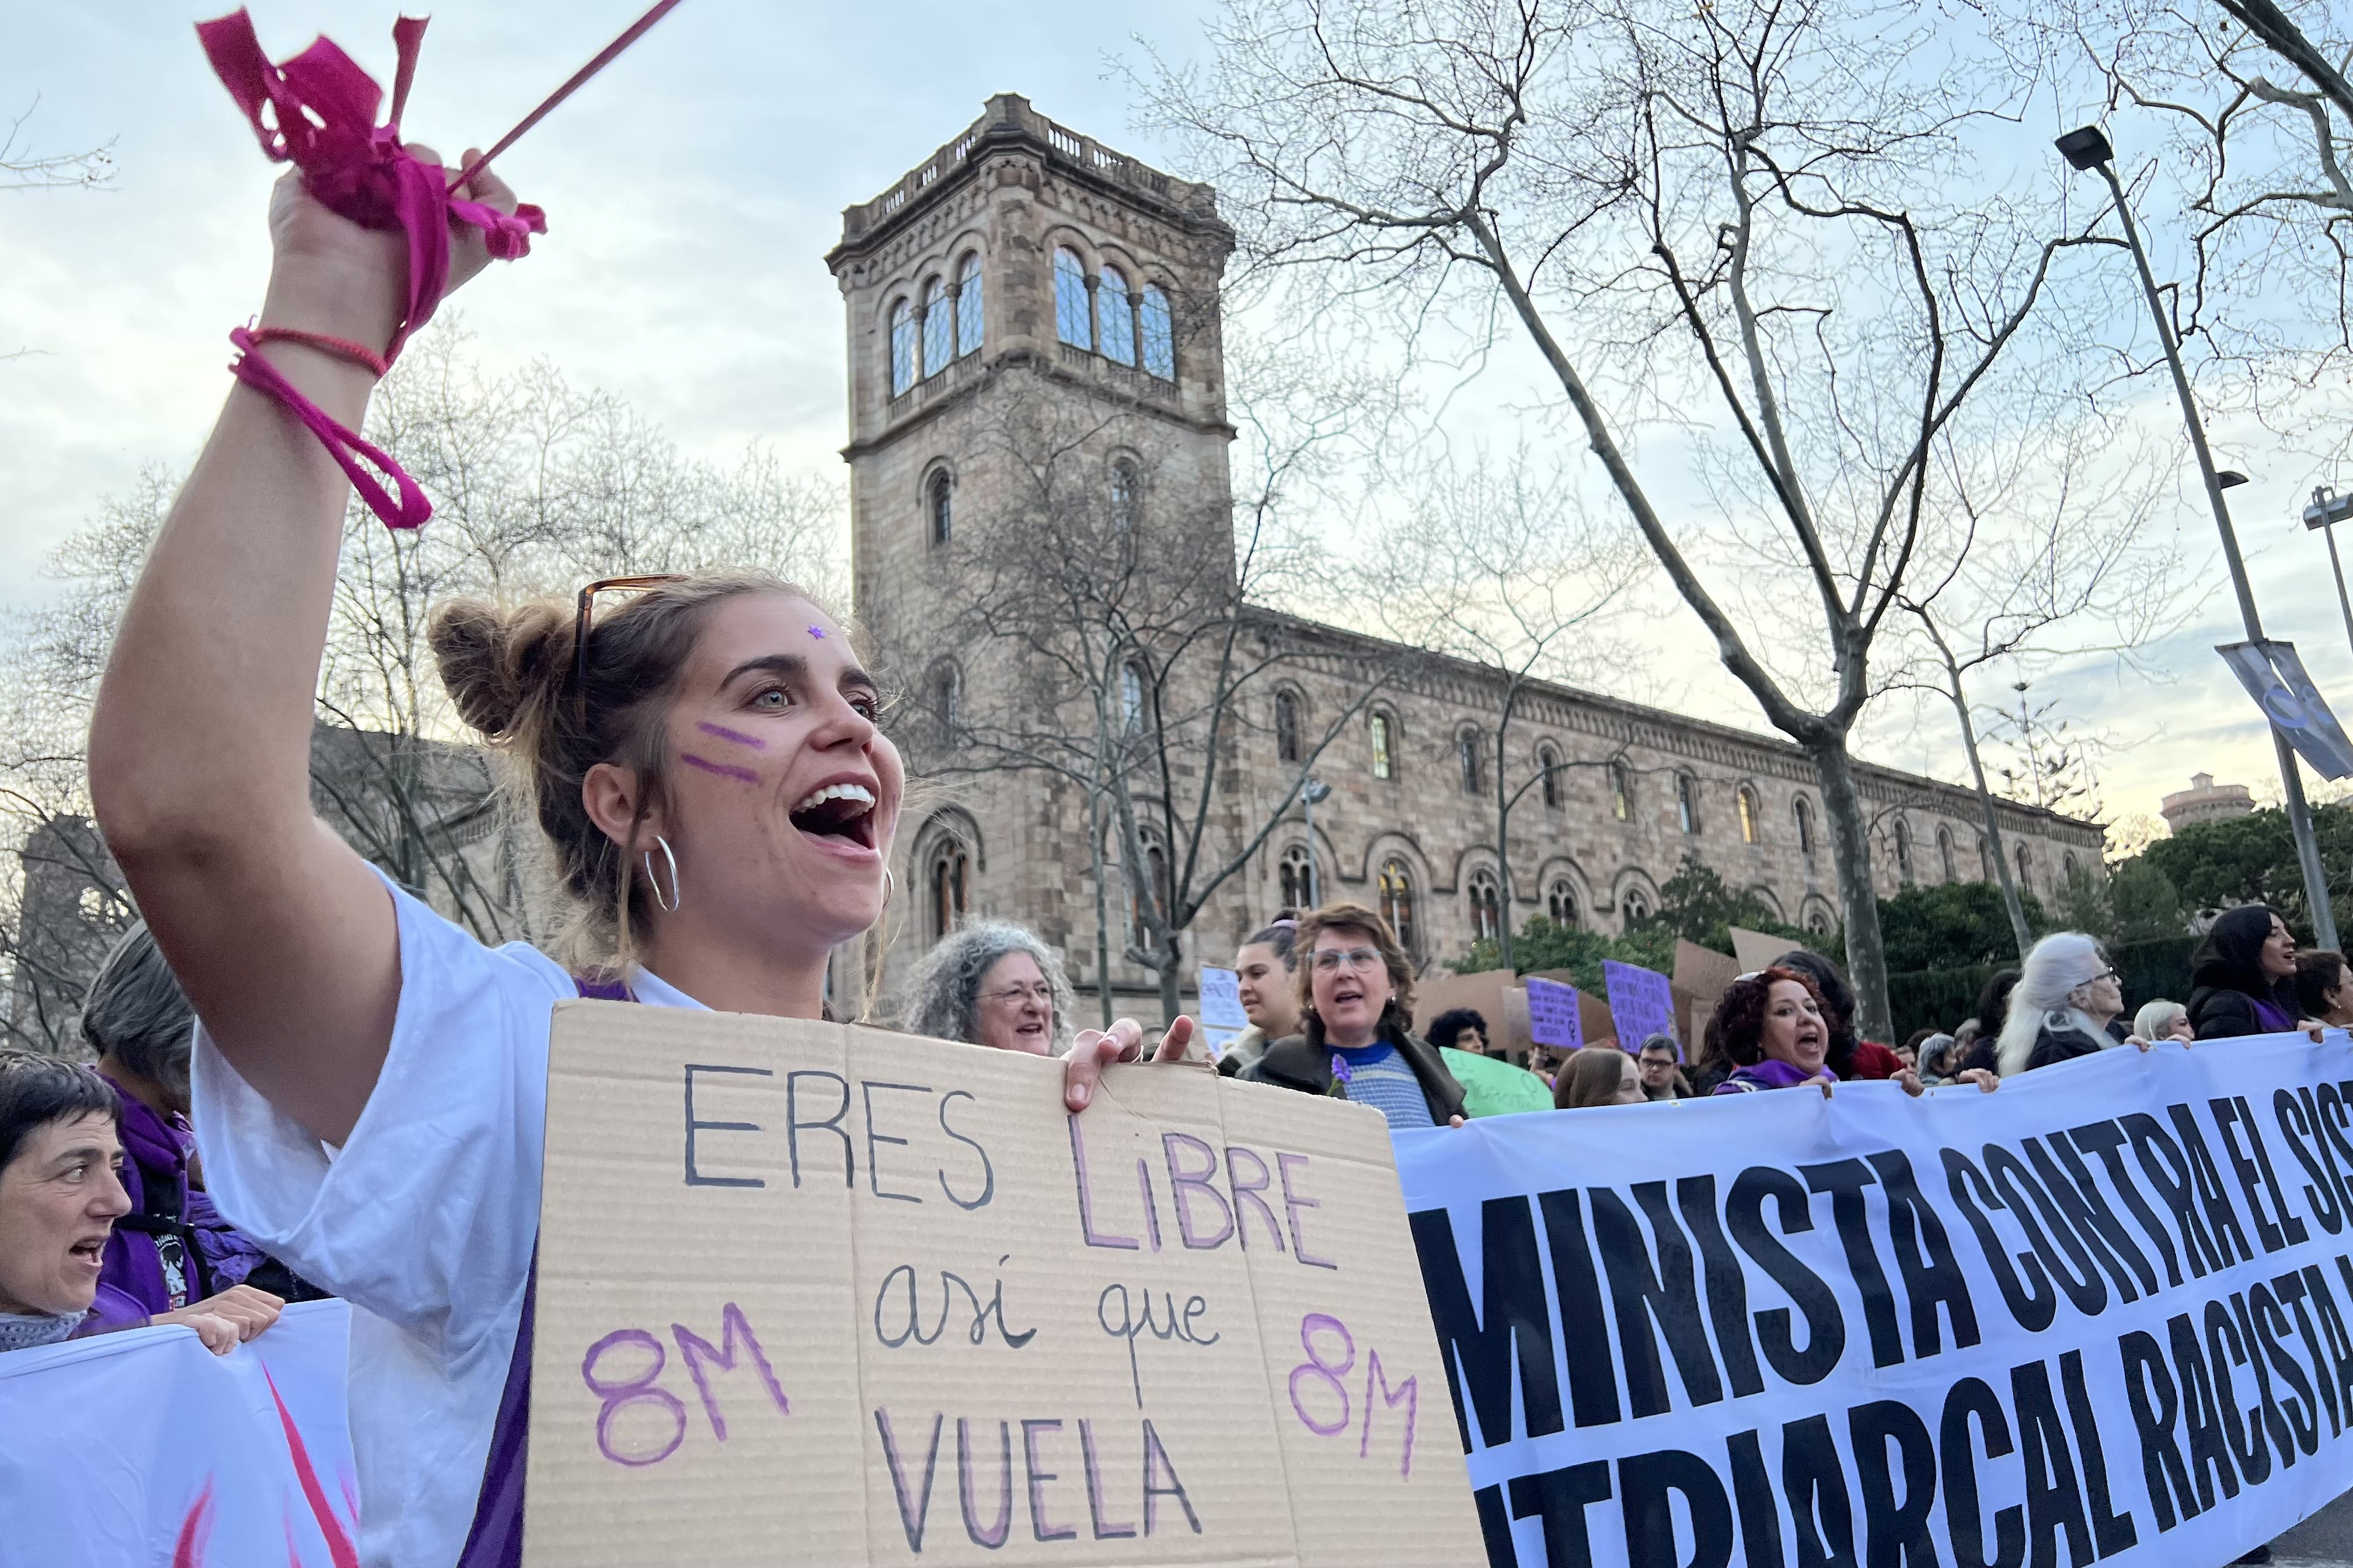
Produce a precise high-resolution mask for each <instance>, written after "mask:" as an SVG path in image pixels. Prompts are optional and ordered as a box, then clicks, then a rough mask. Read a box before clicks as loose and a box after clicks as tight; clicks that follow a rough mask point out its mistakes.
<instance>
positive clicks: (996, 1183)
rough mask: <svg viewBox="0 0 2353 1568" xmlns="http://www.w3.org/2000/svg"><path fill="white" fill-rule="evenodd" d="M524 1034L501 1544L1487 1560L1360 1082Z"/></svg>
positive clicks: (656, 1021)
mask: <svg viewBox="0 0 2353 1568" xmlns="http://www.w3.org/2000/svg"><path fill="white" fill-rule="evenodd" d="M550 1064H551V1065H550V1070H549V1077H548V1112H547V1154H546V1172H547V1180H546V1196H545V1200H544V1203H543V1210H542V1216H541V1231H540V1251H539V1265H538V1268H539V1275H538V1281H539V1282H538V1316H537V1321H536V1333H535V1339H534V1356H533V1384H532V1412H531V1457H530V1474H529V1479H528V1488H527V1497H528V1513H527V1516H526V1528H525V1541H524V1561H525V1563H527V1564H528V1565H530V1568H554V1565H556V1564H562V1565H564V1568H596V1565H600V1564H611V1565H615V1568H618V1565H620V1564H641V1563H672V1562H675V1563H696V1564H698V1565H721V1564H749V1563H761V1564H809V1565H818V1564H824V1565H827V1568H839V1565H841V1564H850V1563H865V1564H876V1563H892V1564H899V1563H931V1562H944V1563H993V1562H998V1561H1004V1562H1016V1561H1018V1562H1023V1563H1058V1562H1067V1563H1072V1564H1081V1563H1084V1564H1096V1563H1105V1564H1120V1563H1139V1564H1140V1563H1169V1562H1176V1561H1183V1562H1187V1563H1210V1564H1236V1565H1239V1564H1243V1563H1277V1562H1280V1563H1298V1564H1302V1565H1309V1564H1331V1565H1333V1568H1340V1565H1343V1564H1394V1565H1396V1568H1425V1565H1430V1564H1462V1565H1464V1568H1470V1565H1472V1564H1477V1563H1483V1562H1484V1561H1485V1553H1484V1552H1483V1551H1482V1547H1481V1538H1480V1532H1479V1527H1478V1523H1477V1521H1476V1519H1475V1517H1474V1513H1473V1510H1472V1500H1471V1494H1470V1489H1469V1484H1468V1479H1467V1475H1466V1472H1465V1470H1464V1468H1463V1461H1462V1454H1461V1442H1460V1438H1459V1434H1458V1433H1457V1430H1456V1428H1455V1426H1454V1422H1453V1418H1452V1414H1451V1402H1450V1400H1449V1398H1448V1394H1447V1373H1446V1370H1445V1367H1444V1365H1443V1363H1441V1362H1440V1357H1439V1352H1438V1348H1437V1344H1436V1342H1435V1339H1434V1336H1433V1334H1432V1332H1431V1329H1430V1314H1429V1310H1428V1308H1427V1306H1426V1305H1425V1301H1424V1298H1423V1294H1422V1291H1421V1289H1420V1274H1419V1266H1418V1263H1417V1261H1416V1256H1415V1251H1414V1247H1413V1243H1412V1241H1411V1239H1410V1237H1409V1235H1408V1232H1407V1227H1406V1224H1405V1214H1404V1208H1403V1205H1402V1202H1401V1199H1400V1195H1399V1192H1398V1180H1397V1175H1396V1171H1395V1167H1394V1165H1393V1163H1392V1159H1391V1154H1390V1148H1389V1139H1388V1126H1387V1123H1386V1122H1385V1121H1383V1120H1382V1118H1381V1117H1380V1115H1379V1114H1378V1113H1377V1112H1376V1111H1373V1110H1369V1109H1368V1108H1366V1107H1362V1106H1356V1105H1350V1104H1348V1103H1346V1102H1345V1101H1344V1100H1326V1099H1321V1098H1317V1097H1314V1096H1310V1095H1303V1094H1294V1093H1290V1092H1286V1091H1283V1090H1280V1089H1270V1088H1266V1087H1262V1086H1260V1085H1255V1084H1242V1083H1236V1082H1233V1081H1230V1080H1228V1079H1220V1078H1219V1077H1218V1076H1217V1075H1216V1074H1215V1073H1213V1072H1211V1071H1209V1070H1208V1069H1207V1068H1202V1067H1195V1066H1187V1065H1175V1066H1161V1067H1134V1068H1113V1069H1111V1071H1110V1072H1109V1073H1108V1074H1107V1076H1106V1077H1105V1078H1104V1079H1103V1084H1102V1087H1101V1088H1100V1089H1098V1090H1097V1092H1096V1097H1095V1100H1094V1103H1093V1104H1092V1105H1091V1106H1090V1107H1089V1108H1088V1110H1086V1111H1085V1113H1084V1114H1082V1115H1080V1116H1076V1117H1072V1116H1071V1115H1069V1114H1067V1113H1066V1112H1065V1111H1064V1110H1063V1109H1062V1087H1061V1086H1062V1064H1061V1063H1060V1062H1059V1061H1057V1060H1053V1059H1051V1058H1036V1057H1029V1056H1023V1055H1019V1054H1017V1053H1013V1052H1005V1051H988V1050H982V1049H979V1048H977V1047H971V1046H959V1045H949V1044H945V1043H943V1042H938V1041H932V1040H922V1039H914V1038H911V1037H905V1036H900V1035H891V1034H885V1033H882V1032H881V1031H878V1030H872V1029H866V1028H860V1027H855V1026H841V1025H835V1024H825V1023H817V1022H808V1021H798V1020H789V1019H778V1018H754V1017H746V1016H734V1015H725V1014H711V1013H691V1012H686V1011H683V1010H672V1009H669V1008H653V1007H633V1006H629V1005H624V1004H615V1003H597V1002H582V1003H566V1004H564V1005H560V1006H558V1007H557V1009H556V1013H555V1022H554V1034H553V1037H552V1041H551V1049H550ZM1008 1546H1009V1547H1011V1548H1013V1550H1011V1551H1006V1552H1002V1555H1001V1556H1000V1555H998V1552H999V1550H1000V1549H1002V1548H1005V1547H1008Z"/></svg>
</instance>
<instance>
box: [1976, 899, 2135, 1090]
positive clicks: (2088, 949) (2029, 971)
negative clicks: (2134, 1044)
mask: <svg viewBox="0 0 2353 1568" xmlns="http://www.w3.org/2000/svg"><path fill="white" fill-rule="evenodd" d="M2124 1010H2125V993H2124V985H2123V984H2122V983H2121V982H2120V981H2119V980H2118V979H2117V977H2116V971H2115V970H2114V969H2113V968H2111V967H2109V964H2108V955H2107V954H2106V953H2105V952H2101V951H2100V944H2099V943H2098V942H2094V941H2093V940H2092V939H2091V938H2090V937H2088V936H2085V935H2084V933H2083V932H2082V931H2053V932H2052V933H2051V934H2050V935H2049V936H2046V937H2044V938H2043V939H2042V941H2041V942H2036V943H2035V944H2034V947H2033V950H2032V951H2031V952H2028V953H2027V955H2026V962H2025V963H2023V964H2021V965H2020V966H2019V973H2018V985H2017V987H2016V988H2015V989H2014V990H2012V991H2011V992H2010V1016H2009V1017H2008V1018H2007V1019H2006V1020H2004V1021H2003V1024H2002V1026H2001V1040H2000V1044H1999V1045H1998V1046H1997V1047H1996V1048H1995V1057H1996V1060H1997V1061H1998V1063H1999V1064H2000V1069H2001V1076H2002V1077H2004V1078H2010V1077H2012V1076H2014V1075H2016V1074H2018V1073H2022V1072H2031V1071H2032V1070H2033V1069H2034V1068H2042V1067H2049V1066H2050V1065H2051V1064H2052V1063H2053V1062H2063V1061H2073V1059H2074V1058H2077V1057H2088V1056H2092V1055H2094V1054H2095V1053H2097V1052H2100V1051H2104V1050H2106V1049H2108V1048H2110V1047H2115V1046H2120V1045H2123V1044H2124V1043H2125V1041H2126V1039H2127V1038H2128V1037H2129V1034H2130V1032H2129V1030H2127V1028H2126V1026H2125V1023H2124Z"/></svg>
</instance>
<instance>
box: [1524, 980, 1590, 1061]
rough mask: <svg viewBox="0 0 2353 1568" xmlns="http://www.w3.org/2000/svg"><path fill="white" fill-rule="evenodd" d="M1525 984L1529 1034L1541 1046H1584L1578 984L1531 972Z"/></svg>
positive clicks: (1579, 1048) (1565, 1047)
mask: <svg viewBox="0 0 2353 1568" xmlns="http://www.w3.org/2000/svg"><path fill="white" fill-rule="evenodd" d="M1527 985H1528V1037H1529V1038H1530V1039H1532V1040H1534V1041H1535V1043H1536V1044H1538V1045H1540V1046H1558V1047H1561V1048H1562V1049H1564V1050H1571V1051H1574V1050H1581V1049H1583V1048H1584V1046H1585V1024H1584V1021H1583V1020H1582V1019H1581V1018H1579V1017H1578V1016H1577V988H1576V987H1575V986H1573V985H1563V984H1561V983H1560V982H1558V981H1557V980H1540V979H1538V978H1536V976H1535V975H1533V974H1531V975H1529V976H1528V980H1527Z"/></svg>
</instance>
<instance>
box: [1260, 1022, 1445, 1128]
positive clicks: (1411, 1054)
mask: <svg viewBox="0 0 2353 1568" xmlns="http://www.w3.org/2000/svg"><path fill="white" fill-rule="evenodd" d="M1381 1038H1382V1039H1384V1040H1386V1041H1388V1044H1389V1045H1390V1046H1391V1047H1394V1048H1395V1049H1396V1051H1397V1054H1398V1057H1399V1058H1402V1059H1403V1060H1404V1062H1405V1065H1406V1066H1408V1067H1409V1068H1412V1069H1413V1076H1414V1077H1415V1078H1417V1079H1420V1080H1421V1097H1422V1098H1423V1099H1424V1100H1428V1101H1429V1102H1430V1121H1432V1122H1433V1123H1434V1124H1436V1125H1438V1126H1440V1127H1443V1126H1445V1125H1446V1124H1447V1122H1448V1121H1450V1120H1451V1118H1454V1117H1457V1116H1460V1115H1461V1114H1462V1086H1461V1084H1459V1083H1457V1082H1455V1081H1454V1075H1453V1074H1452V1073H1451V1072H1448V1071H1447V1070H1446V1062H1445V1059H1444V1058H1441V1057H1440V1055H1439V1054H1438V1052H1437V1050H1436V1049H1435V1048H1434V1047H1430V1046H1429V1045H1427V1044H1425V1043H1424V1042H1423V1041H1421V1040H1420V1039H1419V1038H1417V1037H1415V1036H1414V1035H1413V1034H1412V1033H1410V1032H1409V1031H1408V1030H1405V1029H1402V1028H1399V1027H1398V1026H1396V1025H1394V1024H1391V1025H1388V1026H1385V1027H1384V1028H1383V1029H1382V1030H1381ZM1239 1076H1240V1078H1241V1079H1242V1080H1243V1081H1244V1082H1246V1083H1271V1084H1274V1085H1276V1086H1277V1087H1279V1088H1282V1089H1297V1090H1299V1091H1300V1092H1301V1093H1302V1094H1329V1093H1331V1092H1332V1052H1331V1048H1330V1047H1326V1046H1315V1045H1310V1044H1309V1043H1308V1040H1307V1037H1306V1036H1304V1035H1285V1036H1284V1037H1282V1039H1279V1040H1277V1041H1275V1042H1274V1044H1272V1045H1271V1046H1269V1047H1267V1048H1266V1055H1264V1056H1262V1057H1261V1058H1259V1059H1258V1060H1256V1061H1254V1062H1252V1063H1251V1064H1250V1066H1248V1067H1246V1068H1242V1070H1241V1072H1240V1075H1239Z"/></svg>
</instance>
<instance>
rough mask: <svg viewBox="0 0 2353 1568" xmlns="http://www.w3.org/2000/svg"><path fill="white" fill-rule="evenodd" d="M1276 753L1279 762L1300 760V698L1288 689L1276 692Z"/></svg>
mask: <svg viewBox="0 0 2353 1568" xmlns="http://www.w3.org/2000/svg"><path fill="white" fill-rule="evenodd" d="M1274 755H1275V759H1276V760H1277V761H1278V762H1285V763H1295V762H1297V761H1298V760H1299V699H1298V698H1297V697H1295V696H1293V694H1292V693H1290V692H1288V691H1278V692H1276V693H1275V694H1274Z"/></svg>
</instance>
